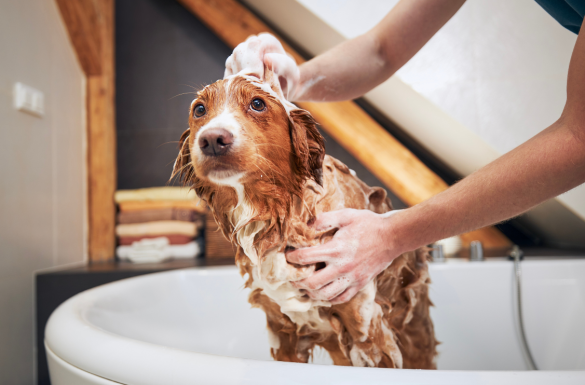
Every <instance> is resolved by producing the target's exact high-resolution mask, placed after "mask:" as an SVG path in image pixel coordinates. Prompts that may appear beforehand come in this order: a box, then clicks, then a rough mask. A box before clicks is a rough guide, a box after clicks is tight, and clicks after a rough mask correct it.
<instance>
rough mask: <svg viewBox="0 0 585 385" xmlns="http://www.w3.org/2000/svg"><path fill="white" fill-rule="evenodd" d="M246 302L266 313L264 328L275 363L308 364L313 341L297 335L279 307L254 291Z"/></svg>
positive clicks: (293, 325)
mask: <svg viewBox="0 0 585 385" xmlns="http://www.w3.org/2000/svg"><path fill="white" fill-rule="evenodd" d="M248 301H249V302H250V303H251V304H252V306H253V307H258V308H260V309H262V310H263V311H264V313H266V328H267V329H268V333H269V339H270V345H271V346H270V354H271V355H272V358H274V359H275V360H277V361H286V362H302V363H307V362H309V358H310V357H311V352H312V350H313V348H314V347H315V342H314V339H313V338H312V337H310V336H302V335H299V334H298V333H297V325H295V324H294V323H293V322H292V321H291V320H290V318H288V316H286V315H285V314H282V312H281V311H280V306H278V304H276V303H275V302H274V301H272V300H271V299H270V298H268V297H267V296H266V295H264V294H263V293H262V290H260V289H256V290H254V291H253V292H252V293H250V297H249V298H248Z"/></svg>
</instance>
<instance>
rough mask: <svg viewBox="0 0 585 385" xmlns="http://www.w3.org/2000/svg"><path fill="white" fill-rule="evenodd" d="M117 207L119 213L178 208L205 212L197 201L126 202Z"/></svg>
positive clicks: (201, 204) (203, 207)
mask: <svg viewBox="0 0 585 385" xmlns="http://www.w3.org/2000/svg"><path fill="white" fill-rule="evenodd" d="M118 206H119V208H120V211H121V212H129V211H140V210H159V209H169V208H178V209H187V210H195V211H197V212H200V213H205V212H206V210H207V209H206V206H205V204H204V203H201V202H200V201H197V200H162V201H126V202H120V203H119V204H118Z"/></svg>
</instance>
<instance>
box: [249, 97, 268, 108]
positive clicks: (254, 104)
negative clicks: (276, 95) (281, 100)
mask: <svg viewBox="0 0 585 385" xmlns="http://www.w3.org/2000/svg"><path fill="white" fill-rule="evenodd" d="M250 107H252V109H253V110H256V111H262V110H263V109H264V108H266V105H265V104H264V102H263V101H262V99H254V100H252V103H251V104H250Z"/></svg>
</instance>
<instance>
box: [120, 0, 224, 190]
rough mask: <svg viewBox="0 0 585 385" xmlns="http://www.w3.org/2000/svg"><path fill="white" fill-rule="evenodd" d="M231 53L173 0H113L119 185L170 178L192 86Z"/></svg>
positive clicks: (217, 74)
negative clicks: (114, 12)
mask: <svg viewBox="0 0 585 385" xmlns="http://www.w3.org/2000/svg"><path fill="white" fill-rule="evenodd" d="M230 53H231V50H230V49H229V48H228V47H227V46H226V45H225V44H223V43H222V42H221V41H220V40H219V39H218V38H217V37H216V36H215V35H214V34H213V33H212V32H210V31H209V30H208V29H207V28H206V27H205V26H203V24H202V23H201V22H200V21H199V20H198V19H197V18H195V17H194V16H193V15H192V14H191V13H189V12H188V11H187V10H185V9H184V8H183V7H182V6H181V5H180V4H179V3H178V2H176V1H169V0H140V1H135V0H118V1H116V89H117V95H116V109H117V118H116V123H117V130H118V135H117V139H118V144H117V145H118V188H119V189H130V188H140V187H151V186H163V185H165V183H166V182H167V180H168V178H169V176H170V175H171V171H172V166H173V162H174V160H175V158H176V156H177V152H178V150H177V141H178V140H179V137H180V136H181V133H182V132H183V131H184V130H185V129H186V128H187V116H188V110H189V105H190V103H191V101H192V100H193V96H194V95H193V93H194V91H196V90H198V89H199V88H201V86H203V85H206V84H209V83H212V82H214V81H216V80H218V79H221V78H222V77H223V68H224V63H225V59H226V58H227V57H228V56H229V55H230Z"/></svg>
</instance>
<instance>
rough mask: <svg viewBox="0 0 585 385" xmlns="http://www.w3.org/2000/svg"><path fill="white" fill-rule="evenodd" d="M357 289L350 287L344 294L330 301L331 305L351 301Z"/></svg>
mask: <svg viewBox="0 0 585 385" xmlns="http://www.w3.org/2000/svg"><path fill="white" fill-rule="evenodd" d="M358 291H359V289H358V288H357V286H350V287H348V288H347V289H346V290H345V291H344V292H342V293H341V294H340V295H338V296H337V297H334V298H332V299H330V300H329V301H330V302H331V304H332V305H339V304H340V303H345V302H348V301H349V300H351V299H352V298H353V297H355V295H356V294H357V293H358Z"/></svg>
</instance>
